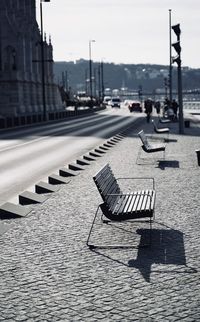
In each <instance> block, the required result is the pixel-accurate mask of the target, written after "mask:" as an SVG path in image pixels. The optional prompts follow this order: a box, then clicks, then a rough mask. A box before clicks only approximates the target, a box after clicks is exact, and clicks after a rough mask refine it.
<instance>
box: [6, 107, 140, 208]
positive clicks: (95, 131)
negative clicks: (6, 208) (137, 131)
mask: <svg viewBox="0 0 200 322" xmlns="http://www.w3.org/2000/svg"><path fill="white" fill-rule="evenodd" d="M139 116H141V114H140V113H138V114H135V115H133V114H130V113H129V112H128V111H127V109H125V108H121V109H107V110H105V111H102V112H99V113H97V114H93V115H90V116H84V117H80V118H73V119H72V118H71V119H70V120H69V119H68V120H64V121H61V122H59V123H57V122H56V123H48V124H45V125H40V126H36V127H29V128H20V129H19V128H18V129H16V130H14V131H10V132H3V133H1V134H0V176H1V181H0V205H2V204H3V203H5V202H7V201H14V202H16V201H17V200H18V197H17V196H18V195H19V193H21V192H23V191H25V190H30V191H31V187H33V186H34V184H35V183H37V182H39V181H40V180H43V181H46V182H47V177H48V175H50V174H52V173H53V172H54V173H58V169H59V167H62V166H64V165H67V164H69V163H71V162H72V161H75V160H76V158H77V157H80V156H82V155H83V154H85V153H87V152H88V151H89V150H92V149H93V148H94V147H96V146H97V145H100V144H101V143H102V142H103V141H105V140H106V138H109V137H111V136H113V135H114V134H115V133H118V132H119V131H120V129H122V128H123V127H127V126H129V125H130V124H131V123H132V122H133V120H134V119H136V118H137V117H139ZM32 191H33V190H32Z"/></svg>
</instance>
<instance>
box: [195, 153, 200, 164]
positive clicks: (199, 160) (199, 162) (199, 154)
mask: <svg viewBox="0 0 200 322" xmlns="http://www.w3.org/2000/svg"><path fill="white" fill-rule="evenodd" d="M195 152H196V154H197V162H198V166H200V150H196V151H195Z"/></svg>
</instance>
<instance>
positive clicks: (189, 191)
mask: <svg viewBox="0 0 200 322" xmlns="http://www.w3.org/2000/svg"><path fill="white" fill-rule="evenodd" d="M195 120H196V119H195ZM167 126H168V125H167ZM169 126H170V133H171V134H170V142H169V143H167V148H166V161H165V162H155V160H152V156H151V155H147V154H146V155H143V156H144V157H145V158H146V160H147V163H149V164H146V165H137V164H136V159H137V155H138V149H139V147H140V140H139V138H138V136H137V133H138V131H139V130H141V129H144V131H145V133H147V134H149V135H151V134H153V135H154V133H152V130H153V127H152V125H151V124H147V123H146V122H145V120H144V124H143V125H142V126H140V127H138V128H136V129H134V130H132V131H131V132H130V133H129V134H128V135H127V137H125V138H124V139H123V140H122V141H120V142H119V143H117V144H116V145H115V146H114V147H113V148H111V149H110V150H109V151H108V152H107V153H105V154H104V155H103V156H102V157H100V158H97V160H96V161H92V162H91V164H90V165H89V166H87V167H86V168H85V170H83V171H80V172H79V175H77V176H76V177H73V178H72V179H71V181H70V183H68V184H66V185H62V186H61V188H60V190H59V191H58V192H56V193H53V194H51V195H50V198H49V199H48V200H47V201H46V202H45V203H43V204H40V205H35V206H32V208H33V211H32V212H31V213H30V214H29V215H28V216H27V217H25V218H21V219H12V220H5V221H4V222H5V223H6V224H9V225H10V229H9V230H8V231H7V232H6V233H4V234H3V235H1V236H0V248H1V262H0V276H1V278H0V312H1V313H0V322H2V321H6V322H13V321H30V322H32V321H34V322H35V321H53V322H54V321H70V322H71V321H83V322H90V321H91V322H94V321H104V322H105V321H120V322H121V321H148V322H149V321H159V322H160V321H187V322H189V321H200V293H199V289H200V263H199V257H200V251H199V242H200V236H199V227H200V210H199V209H200V207H199V192H200V184H199V183H200V182H199V173H200V172H199V171H200V167H198V165H197V157H196V153H195V150H196V149H200V140H199V137H200V124H199V123H198V122H196V123H192V121H191V122H190V128H186V129H185V135H179V134H178V124H177V123H174V124H170V125H169ZM157 136H158V135H157ZM157 156H158V160H159V158H160V156H161V155H160V154H157ZM153 157H154V158H155V157H156V154H155V155H154V156H153ZM149 159H151V160H150V161H152V162H149ZM107 162H109V163H110V165H111V167H112V169H113V172H114V173H115V175H116V176H119V175H120V176H122V177H154V178H155V183H156V191H157V200H156V214H155V222H154V224H153V233H152V235H153V241H152V247H151V248H143V249H142V248H141V249H138V248H131V249H130V248H129V249H95V250H93V251H91V250H89V249H88V247H87V246H86V240H87V236H88V233H89V229H90V226H91V222H92V220H93V216H94V214H95V211H96V208H97V205H98V204H99V203H100V202H101V200H100V196H99V194H98V191H97V189H96V187H95V185H94V183H93V180H92V176H93V175H94V174H96V172H97V171H98V170H99V169H100V168H101V167H102V166H103V165H104V164H105V163H107ZM150 163H151V164H150ZM135 188H136V187H133V189H135ZM146 228H148V225H147V224H146V223H144V224H143V223H136V224H134V223H132V224H131V223H123V224H121V225H119V226H117V224H112V225H105V226H104V227H102V226H98V225H97V226H96V228H95V231H94V233H93V235H92V238H93V240H94V241H97V242H101V243H104V244H105V245H106V244H107V243H110V242H112V241H115V242H116V241H117V242H118V241H119V242H121V241H123V242H124V241H125V242H128V243H133V244H136V245H138V244H139V243H140V242H141V239H142V236H143V231H144V230H145V229H146ZM136 230H137V233H136V234H135V231H136Z"/></svg>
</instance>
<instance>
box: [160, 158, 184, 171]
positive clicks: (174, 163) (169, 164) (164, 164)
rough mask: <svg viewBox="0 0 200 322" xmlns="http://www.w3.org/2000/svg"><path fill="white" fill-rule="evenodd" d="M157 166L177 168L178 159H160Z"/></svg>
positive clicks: (162, 168) (163, 168)
mask: <svg viewBox="0 0 200 322" xmlns="http://www.w3.org/2000/svg"><path fill="white" fill-rule="evenodd" d="M157 168H160V169H161V170H165V168H179V161H177V160H160V161H159V162H158V166H157Z"/></svg>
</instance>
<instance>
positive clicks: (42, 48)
mask: <svg viewBox="0 0 200 322" xmlns="http://www.w3.org/2000/svg"><path fill="white" fill-rule="evenodd" d="M42 2H50V0H40V29H41V30H40V32H41V35H40V42H41V65H42V68H41V69H42V70H41V71H42V101H43V121H46V92H45V66H44V62H45V59H44V37H43V14H42Z"/></svg>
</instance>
